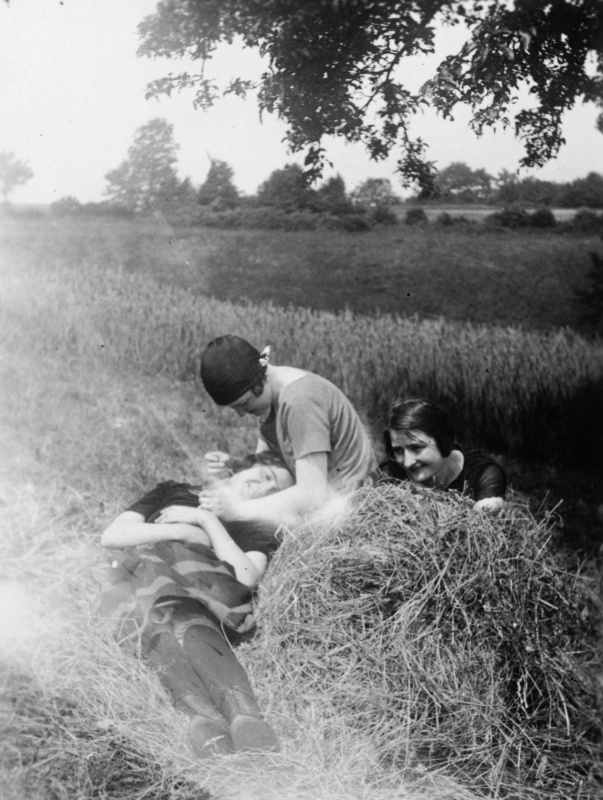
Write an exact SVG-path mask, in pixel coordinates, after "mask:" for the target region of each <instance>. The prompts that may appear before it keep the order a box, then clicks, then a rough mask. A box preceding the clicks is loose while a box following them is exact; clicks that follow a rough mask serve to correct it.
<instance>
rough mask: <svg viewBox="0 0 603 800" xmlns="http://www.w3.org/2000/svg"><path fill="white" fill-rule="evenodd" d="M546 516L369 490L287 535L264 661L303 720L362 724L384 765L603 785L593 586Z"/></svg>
mask: <svg viewBox="0 0 603 800" xmlns="http://www.w3.org/2000/svg"><path fill="white" fill-rule="evenodd" d="M548 528H549V526H548V524H547V523H546V522H545V521H543V522H540V523H536V522H535V520H534V519H533V518H532V517H531V515H530V514H529V513H527V512H526V511H525V510H524V509H522V508H521V507H518V506H514V505H511V506H509V507H508V508H507V510H506V511H504V513H503V514H502V515H501V516H500V517H499V518H498V519H494V520H492V519H488V518H484V517H483V516H482V515H477V514H474V513H473V512H471V511H470V509H469V504H468V503H466V502H465V501H462V500H455V499H453V498H446V499H445V500H444V499H439V500H438V499H435V498H434V496H433V495H428V494H425V493H417V492H416V491H414V490H412V489H406V488H399V487H380V488H378V489H371V490H367V491H366V492H365V494H364V496H362V497H360V498H358V500H357V501H356V507H355V509H354V510H353V511H352V513H351V514H347V515H345V516H343V517H342V518H341V519H340V521H338V522H336V523H334V524H331V525H328V526H326V527H323V528H319V529H314V530H308V531H306V532H304V533H301V534H299V535H298V536H296V538H295V539H291V540H289V541H287V542H286V544H285V545H284V546H283V547H282V548H281V550H280V551H279V553H278V555H277V558H276V561H275V562H274V563H273V566H272V568H271V571H270V573H269V577H268V579H267V580H266V581H265V582H264V583H263V586H262V589H261V602H260V606H259V617H260V619H261V624H262V634H261V637H260V638H259V640H257V642H256V643H255V645H252V647H251V652H250V655H249V659H250V663H251V664H252V665H253V668H254V672H255V674H261V675H262V676H264V678H263V681H264V683H268V684H269V685H270V686H271V689H270V692H269V697H270V699H271V702H272V703H273V704H276V705H277V707H278V706H279V705H280V706H281V708H285V709H286V711H287V715H288V716H289V717H290V718H291V720H294V721H295V722H294V723H293V724H292V725H291V726H290V727H291V729H292V730H295V729H296V728H297V726H299V725H300V724H301V725H302V726H305V727H307V728H309V729H310V728H316V726H317V719H318V720H319V724H318V727H319V729H320V730H321V734H322V735H323V736H324V738H325V740H326V741H328V740H329V737H330V735H331V733H332V732H333V731H338V730H340V729H341V727H342V726H345V727H346V728H347V729H348V730H349V731H350V732H362V735H363V736H366V737H367V739H368V741H370V744H371V753H372V757H373V758H374V759H375V761H376V762H377V763H378V764H379V765H380V766H381V768H384V767H385V765H387V767H389V768H396V769H400V770H401V771H402V772H403V773H404V774H405V775H407V777H408V776H410V777H411V778H414V779H417V780H420V778H421V776H422V775H424V774H425V773H429V774H431V773H432V771H433V770H436V771H438V770H440V771H442V772H443V773H445V774H447V775H448V776H451V777H452V778H454V779H455V780H457V781H458V782H459V783H460V784H462V785H465V786H470V787H472V788H473V789H474V790H475V791H478V792H479V793H483V794H484V795H485V796H487V797H522V798H523V797H525V798H527V797H542V796H548V794H549V793H550V795H551V796H554V797H557V798H561V797H566V798H577V797H590V796H594V792H595V787H596V779H595V777H593V774H592V770H593V764H595V762H596V760H597V758H598V751H597V748H598V743H599V736H600V733H601V731H600V716H599V715H600V710H601V707H600V704H599V698H598V696H597V684H596V672H597V668H598V658H597V652H596V641H597V635H598V626H599V611H598V607H597V602H596V599H595V588H596V585H595V584H594V583H593V581H592V579H589V578H587V577H586V576H580V575H578V574H577V573H576V572H575V571H574V570H568V569H567V568H564V565H563V564H562V563H560V560H559V556H555V557H554V556H553V555H552V553H551V551H550V548H549V529H548ZM566 567H567V565H566ZM275 687H279V688H280V694H279V693H278V692H275ZM594 769H595V772H597V776H598V778H599V779H600V778H601V772H600V770H599V768H598V767H595V768H594Z"/></svg>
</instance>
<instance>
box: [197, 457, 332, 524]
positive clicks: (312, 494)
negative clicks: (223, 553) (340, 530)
mask: <svg viewBox="0 0 603 800" xmlns="http://www.w3.org/2000/svg"><path fill="white" fill-rule="evenodd" d="M327 489H328V485H327V454H326V453H310V454H309V455H307V456H304V457H303V458H298V459H297V460H296V462H295V484H294V485H293V486H291V487H290V488H289V489H283V490H282V491H281V492H276V493H275V494H271V495H268V496H267V497H261V498H257V499H256V500H246V501H237V500H235V499H233V498H232V497H229V496H228V493H227V492H226V491H224V492H222V491H221V490H220V489H219V488H218V489H213V490H212V489H208V490H207V491H204V492H201V493H200V495H199V499H200V505H201V507H202V508H205V509H207V510H211V511H213V513H214V514H216V515H217V516H219V517H220V519H223V520H226V521H233V520H253V521H256V520H258V521H261V520H266V521H269V522H272V523H274V524H275V525H280V524H288V525H293V526H295V525H298V524H299V523H300V522H302V521H303V518H304V517H305V516H306V515H307V514H310V513H311V512H312V511H316V510H317V509H319V508H320V507H321V506H323V505H324V503H325V502H326V499H327Z"/></svg>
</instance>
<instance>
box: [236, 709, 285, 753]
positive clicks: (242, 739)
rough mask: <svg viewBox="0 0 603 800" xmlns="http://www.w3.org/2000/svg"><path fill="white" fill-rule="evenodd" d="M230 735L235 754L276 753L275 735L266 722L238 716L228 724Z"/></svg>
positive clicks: (277, 744)
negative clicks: (256, 751) (254, 751)
mask: <svg viewBox="0 0 603 800" xmlns="http://www.w3.org/2000/svg"><path fill="white" fill-rule="evenodd" d="M230 735H231V737H232V743H233V746H234V749H235V750H236V751H237V752H240V751H251V750H263V751H269V752H272V753H278V751H279V750H280V745H279V741H278V738H277V736H276V733H275V732H274V731H273V730H272V728H271V727H270V725H268V723H267V722H264V720H263V719H258V718H257V717H252V716H249V715H247V714H238V715H237V716H236V717H235V718H234V719H233V720H232V722H231V723H230Z"/></svg>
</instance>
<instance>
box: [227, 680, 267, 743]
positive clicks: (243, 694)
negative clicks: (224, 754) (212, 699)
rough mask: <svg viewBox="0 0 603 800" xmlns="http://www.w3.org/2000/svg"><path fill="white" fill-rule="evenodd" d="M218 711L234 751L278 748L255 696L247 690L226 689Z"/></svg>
mask: <svg viewBox="0 0 603 800" xmlns="http://www.w3.org/2000/svg"><path fill="white" fill-rule="evenodd" d="M220 711H221V712H222V714H223V715H224V716H225V717H226V719H227V720H228V723H229V727H230V736H231V738H232V743H233V746H234V749H235V751H241V750H269V751H271V752H273V753H276V752H278V750H279V749H280V746H279V742H278V739H277V736H276V733H275V732H274V731H273V730H272V728H271V727H270V725H268V723H267V722H264V720H263V719H262V717H261V714H260V709H259V706H258V704H257V702H256V699H255V697H254V696H253V695H252V694H251V693H250V692H249V691H247V690H245V689H240V688H234V689H227V690H226V691H225V692H224V694H223V695H222V700H221V703H220Z"/></svg>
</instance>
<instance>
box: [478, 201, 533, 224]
mask: <svg viewBox="0 0 603 800" xmlns="http://www.w3.org/2000/svg"><path fill="white" fill-rule="evenodd" d="M484 222H485V223H486V225H489V226H493V227H500V228H527V227H528V225H529V224H530V215H529V214H528V212H527V211H526V210H525V208H521V207H514V206H509V207H508V208H503V210H502V211H496V212H495V213H494V214H489V215H488V216H487V217H485V219H484Z"/></svg>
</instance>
